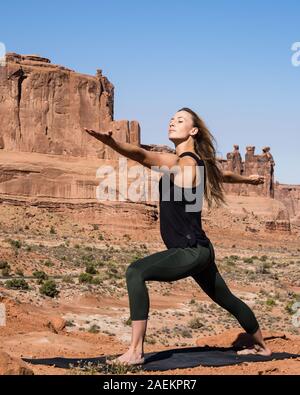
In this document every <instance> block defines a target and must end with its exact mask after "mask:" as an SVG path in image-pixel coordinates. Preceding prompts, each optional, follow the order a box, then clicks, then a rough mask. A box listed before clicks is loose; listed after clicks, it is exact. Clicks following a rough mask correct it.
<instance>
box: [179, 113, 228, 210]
mask: <svg viewBox="0 0 300 395" xmlns="http://www.w3.org/2000/svg"><path fill="white" fill-rule="evenodd" d="M178 111H187V112H188V113H190V114H191V115H192V118H193V127H196V128H198V133H197V134H195V135H194V136H193V139H194V149H195V151H196V153H197V154H198V155H199V157H200V158H201V159H202V160H203V162H204V165H205V170H206V176H207V177H206V186H205V190H204V197H205V199H206V201H207V204H208V208H211V207H212V204H213V201H214V202H215V204H216V205H217V206H221V204H222V203H223V204H225V205H227V203H226V201H225V195H224V188H223V185H222V181H223V176H222V172H221V169H220V167H219V166H218V161H217V158H216V149H215V147H214V144H213V142H215V143H216V140H215V138H214V136H213V135H212V134H211V133H210V131H209V130H208V128H207V126H206V125H205V123H204V121H203V120H202V119H201V118H200V117H199V115H198V114H196V113H195V112H194V111H193V110H191V109H190V108H187V107H183V108H181V109H180V110H178Z"/></svg>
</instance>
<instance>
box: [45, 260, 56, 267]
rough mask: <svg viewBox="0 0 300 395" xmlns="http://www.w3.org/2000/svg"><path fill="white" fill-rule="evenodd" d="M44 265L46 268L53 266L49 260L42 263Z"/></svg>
mask: <svg viewBox="0 0 300 395" xmlns="http://www.w3.org/2000/svg"><path fill="white" fill-rule="evenodd" d="M44 265H45V266H47V267H52V266H54V263H53V262H51V261H50V260H49V259H47V260H46V261H45V262H44Z"/></svg>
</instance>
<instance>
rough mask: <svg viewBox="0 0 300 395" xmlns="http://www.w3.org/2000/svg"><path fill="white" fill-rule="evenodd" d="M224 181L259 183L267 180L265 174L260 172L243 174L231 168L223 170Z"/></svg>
mask: <svg viewBox="0 0 300 395" xmlns="http://www.w3.org/2000/svg"><path fill="white" fill-rule="evenodd" d="M222 174H223V182H228V183H231V184H252V185H259V184H263V183H264V181H265V177H264V176H260V175H258V174H252V175H250V176H248V177H247V176H241V175H240V174H236V173H233V172H232V171H229V170H222Z"/></svg>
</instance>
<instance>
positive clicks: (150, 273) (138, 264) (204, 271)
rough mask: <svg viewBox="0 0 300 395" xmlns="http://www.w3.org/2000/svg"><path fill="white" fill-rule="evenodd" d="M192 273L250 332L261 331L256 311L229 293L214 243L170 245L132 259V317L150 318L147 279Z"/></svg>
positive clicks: (128, 274)
mask: <svg viewBox="0 0 300 395" xmlns="http://www.w3.org/2000/svg"><path fill="white" fill-rule="evenodd" d="M189 276H191V277H193V278H194V280H196V282H197V283H198V284H199V285H200V287H201V288H202V290H203V291H204V292H205V293H206V294H207V295H208V296H209V297H210V298H211V299H212V300H213V301H214V302H216V303H217V304H218V305H219V306H221V307H223V308H224V309H225V310H227V311H228V312H229V313H231V314H232V315H233V316H234V317H235V318H236V319H237V320H238V322H239V323H240V325H241V326H242V328H243V329H244V330H245V331H246V332H247V333H249V334H253V333H255V332H256V331H257V330H258V328H259V324H258V322H257V320H256V317H255V315H254V313H253V311H252V310H251V309H250V308H249V306H248V305H246V304H245V303H244V302H243V301H242V300H241V299H239V298H237V297H236V296H234V295H233V294H232V293H231V292H230V290H229V288H228V287H227V285H226V283H225V281H224V280H223V278H222V276H221V274H220V273H219V271H218V268H217V266H216V263H215V252H214V248H213V245H212V244H211V243H210V244H209V246H208V247H204V246H201V245H198V246H197V247H187V248H170V249H168V250H164V251H161V252H156V253H154V254H151V255H149V256H146V257H145V258H142V259H138V260H136V261H134V262H132V263H131V264H130V265H129V266H128V268H127V271H126V283H127V290H128V297H129V308H130V318H131V320H132V321H138V320H147V319H148V314H149V295H148V290H147V287H146V284H145V281H165V282H170V281H176V280H180V279H182V278H186V277H189Z"/></svg>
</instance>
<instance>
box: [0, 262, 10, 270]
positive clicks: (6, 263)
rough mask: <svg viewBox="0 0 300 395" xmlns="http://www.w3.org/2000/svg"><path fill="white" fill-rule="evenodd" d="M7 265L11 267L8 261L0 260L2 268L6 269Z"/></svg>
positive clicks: (0, 267)
mask: <svg viewBox="0 0 300 395" xmlns="http://www.w3.org/2000/svg"><path fill="white" fill-rule="evenodd" d="M7 267H10V266H9V263H8V262H7V261H0V269H6V268H7Z"/></svg>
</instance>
